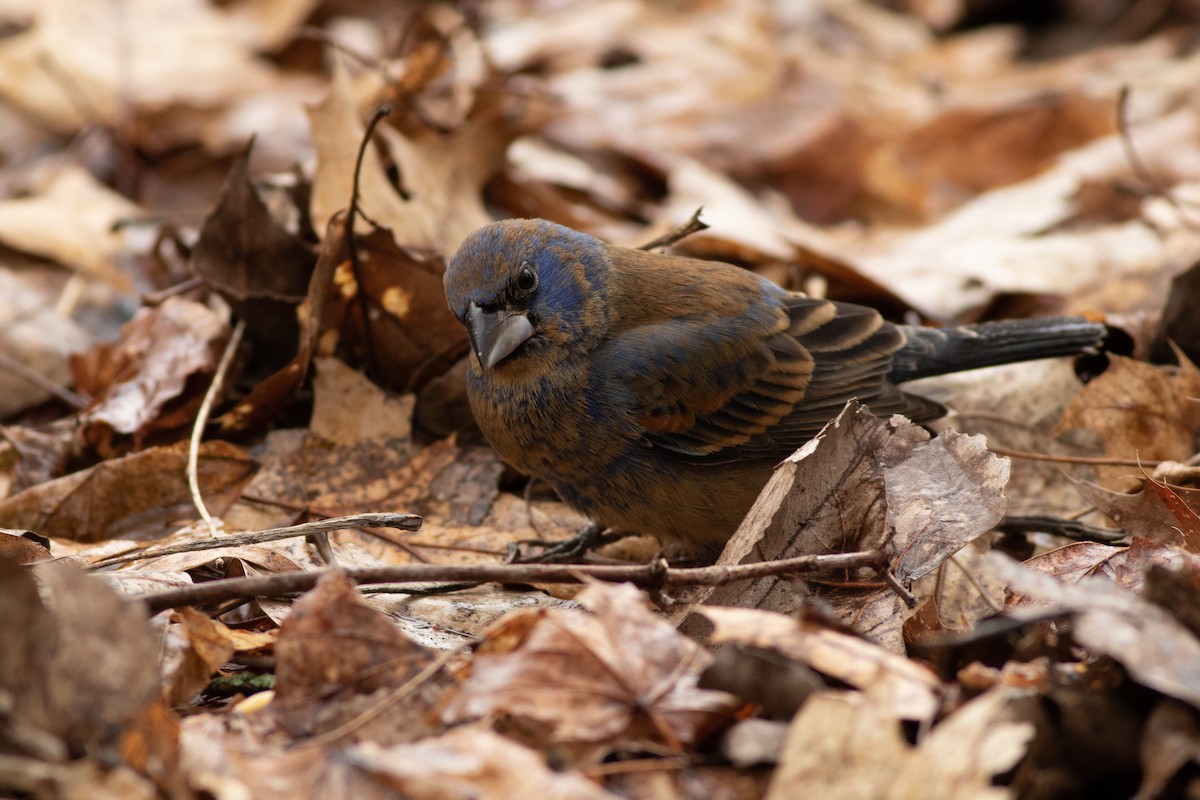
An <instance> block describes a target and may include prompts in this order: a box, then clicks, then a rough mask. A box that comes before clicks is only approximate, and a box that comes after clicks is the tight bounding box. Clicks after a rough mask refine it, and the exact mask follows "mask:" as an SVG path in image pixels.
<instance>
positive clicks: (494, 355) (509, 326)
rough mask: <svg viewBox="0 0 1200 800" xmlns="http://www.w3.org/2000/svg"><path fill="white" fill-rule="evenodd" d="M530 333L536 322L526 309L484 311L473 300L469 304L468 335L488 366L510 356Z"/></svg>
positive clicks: (485, 367) (476, 352) (481, 359)
mask: <svg viewBox="0 0 1200 800" xmlns="http://www.w3.org/2000/svg"><path fill="white" fill-rule="evenodd" d="M530 336H533V323H532V322H530V321H529V317H528V315H526V314H525V313H523V312H515V311H507V310H504V309H497V310H496V311H484V310H483V309H482V308H480V307H479V306H477V305H476V304H474V303H471V305H470V306H468V307H467V338H469V339H470V340H471V349H473V350H474V351H475V355H476V356H478V357H479V363H480V365H482V366H483V368H484V369H485V370H490V369H491V368H492V367H494V366H496V365H497V364H499V363H500V362H501V361H503V360H504V359H505V358H507V357H508V356H509V354H510V353H512V351H513V350H516V349H517V348H518V347H520V346H521V343H522V342H524V341H525V340H526V339H528V338H529V337H530Z"/></svg>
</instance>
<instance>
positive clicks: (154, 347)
mask: <svg viewBox="0 0 1200 800" xmlns="http://www.w3.org/2000/svg"><path fill="white" fill-rule="evenodd" d="M228 335H229V328H228V324H227V322H226V320H225V319H224V318H223V317H222V316H221V315H220V314H217V313H216V312H214V311H212V310H211V309H210V308H208V307H207V306H205V305H203V304H201V303H196V302H194V301H191V300H185V299H183V298H180V297H172V298H169V299H168V300H167V301H166V302H164V303H163V304H162V305H159V306H154V307H149V308H142V309H139V310H138V313H137V314H135V315H134V318H133V319H132V320H131V321H130V322H129V323H128V324H127V325H126V326H125V327H124V328H123V329H122V330H121V339H120V341H118V342H116V343H113V344H101V345H97V346H95V347H94V348H92V350H91V351H89V352H88V353H86V354H84V355H81V356H75V357H72V359H71V369H72V371H73V372H74V374H75V385H76V387H77V388H78V389H79V390H80V391H82V392H84V393H86V394H87V395H89V396H91V397H92V398H93V400H94V403H93V405H92V406H90V407H89V408H88V409H86V410H85V411H84V412H82V413H81V414H80V418H79V420H80V428H81V434H82V435H83V437H84V438H85V440H86V441H88V443H89V444H91V445H92V446H93V447H95V448H96V449H97V450H99V451H100V452H101V453H105V454H111V453H112V452H113V451H114V450H115V449H118V448H119V445H120V442H117V441H114V438H116V437H120V436H125V435H128V436H131V437H132V439H133V447H134V449H140V448H141V447H142V445H143V443H144V442H145V440H146V438H147V437H148V436H150V435H151V434H153V433H155V432H160V431H170V430H172V429H177V428H180V427H182V426H184V425H187V424H189V423H190V422H191V421H192V420H193V418H194V417H195V413H196V409H197V408H199V406H200V402H201V400H202V399H203V391H202V390H203V389H204V388H205V387H204V385H203V384H202V383H201V382H200V381H199V379H200V378H201V377H206V376H207V375H209V374H210V373H212V372H213V371H215V370H216V367H217V360H218V359H219V358H220V356H221V350H222V349H223V348H224V346H225V340H226V339H227V338H228Z"/></svg>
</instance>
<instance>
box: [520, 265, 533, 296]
mask: <svg viewBox="0 0 1200 800" xmlns="http://www.w3.org/2000/svg"><path fill="white" fill-rule="evenodd" d="M537 283H538V281H537V273H535V272H534V271H533V270H532V269H530V268H529V267H528V266H525V267H521V271H520V272H518V273H517V291H519V292H520V293H521V294H531V293H532V292H533V290H534V289H536V288H537Z"/></svg>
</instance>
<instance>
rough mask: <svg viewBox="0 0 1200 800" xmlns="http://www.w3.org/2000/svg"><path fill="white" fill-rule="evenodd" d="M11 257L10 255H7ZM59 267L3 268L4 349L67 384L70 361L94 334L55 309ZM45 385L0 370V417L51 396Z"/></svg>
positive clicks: (52, 381) (0, 280) (0, 272)
mask: <svg viewBox="0 0 1200 800" xmlns="http://www.w3.org/2000/svg"><path fill="white" fill-rule="evenodd" d="M4 260H5V261H7V260H8V259H4ZM56 273H58V270H56V269H54V270H51V269H49V268H47V269H44V270H38V271H36V272H35V271H32V270H21V271H16V270H11V269H8V268H6V267H4V266H0V297H3V298H4V308H3V314H2V315H0V326H2V330H3V337H2V338H0V352H3V353H4V354H5V355H6V356H8V357H10V358H13V359H15V360H16V361H18V362H19V363H21V364H23V365H25V366H26V367H28V368H29V369H30V370H32V371H33V372H35V373H36V374H38V375H41V376H42V377H43V378H45V379H46V380H47V381H48V382H49V383H50V384H52V385H57V386H66V385H67V384H68V383H69V382H70V379H71V371H70V369H69V367H68V366H67V359H68V357H69V356H70V354H71V353H74V352H78V351H80V350H84V349H86V348H87V347H88V345H90V344H91V337H90V336H89V335H88V333H87V332H86V330H85V329H84V328H83V327H82V326H81V325H79V323H78V322H76V321H75V320H73V319H71V318H70V317H69V316H67V315H65V314H63V313H62V312H61V310H59V309H56V308H54V303H55V301H56V300H57V298H59V297H60V296H61V293H62V291H63V286H62V284H63V283H64V280H63V276H62V275H59V274H56ZM50 397H51V394H50V392H49V391H47V390H46V389H45V388H44V387H41V386H37V385H34V384H33V383H30V382H29V381H28V380H26V379H25V378H22V377H21V376H19V375H16V374H14V373H12V372H10V371H9V370H0V419H5V420H9V419H12V418H13V417H14V416H15V415H16V414H17V413H19V412H21V411H24V410H25V409H27V408H30V407H32V406H36V405H38V404H40V403H43V402H45V401H46V400H48V399H50Z"/></svg>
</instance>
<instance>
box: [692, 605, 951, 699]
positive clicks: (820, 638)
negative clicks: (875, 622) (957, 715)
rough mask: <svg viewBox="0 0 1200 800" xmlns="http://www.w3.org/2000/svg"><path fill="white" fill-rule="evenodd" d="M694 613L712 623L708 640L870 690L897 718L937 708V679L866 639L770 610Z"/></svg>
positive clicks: (939, 685) (939, 695)
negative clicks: (775, 656) (747, 648)
mask: <svg viewBox="0 0 1200 800" xmlns="http://www.w3.org/2000/svg"><path fill="white" fill-rule="evenodd" d="M699 613H701V614H703V615H704V616H705V617H707V618H708V619H709V620H711V621H712V623H713V625H714V626H715V630H714V632H713V634H712V638H713V641H715V642H734V643H737V644H742V645H748V646H752V647H761V648H763V649H766V650H770V651H772V652H776V653H779V654H780V655H783V656H786V657H787V658H791V659H795V660H797V661H800V662H802V663H804V664H807V665H808V666H810V667H812V668H813V669H815V670H817V671H818V672H821V673H823V674H825V675H828V676H830V677H832V678H836V679H837V680H840V681H842V682H843V683H847V684H849V685H851V686H853V687H855V688H857V689H862V690H864V691H870V692H871V693H872V694H873V695H874V697H875V700H876V702H877V703H879V704H880V705H881V707H883V708H885V709H886V713H887V714H888V715H889V716H892V717H895V718H896V719H912V720H920V721H923V722H928V721H930V720H932V719H933V716H934V715H935V714H936V713H937V711H938V709H939V708H940V707H941V702H942V693H943V687H942V683H941V681H940V680H938V678H937V676H936V675H935V674H934V673H933V672H932V671H931V670H929V669H928V668H926V667H925V666H923V665H921V664H919V663H917V662H916V661H912V660H910V659H907V658H904V657H903V656H898V655H895V654H893V653H889V652H888V651H886V650H884V649H883V648H881V647H879V646H878V645H876V644H872V643H871V642H868V641H866V640H865V639H860V638H858V637H855V636H852V635H850V634H846V633H840V632H838V631H833V630H829V629H828V628H822V627H820V626H818V625H814V624H813V623H811V622H803V621H797V620H795V619H792V618H791V617H787V616H784V615H783V614H777V613H775V612H771V611H760V610H756V609H749V608H720V607H716V606H707V607H703V608H701V609H699Z"/></svg>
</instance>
